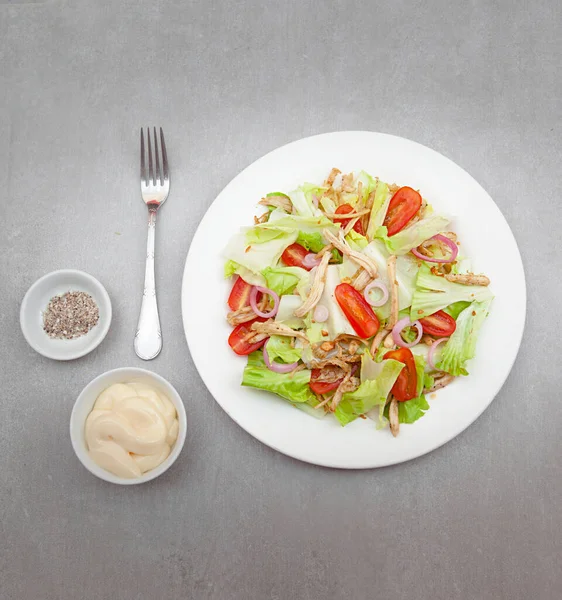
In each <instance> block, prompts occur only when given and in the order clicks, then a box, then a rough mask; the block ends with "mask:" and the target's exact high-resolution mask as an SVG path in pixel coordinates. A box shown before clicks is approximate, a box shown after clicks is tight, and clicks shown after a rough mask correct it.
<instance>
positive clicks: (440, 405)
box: [182, 131, 526, 469]
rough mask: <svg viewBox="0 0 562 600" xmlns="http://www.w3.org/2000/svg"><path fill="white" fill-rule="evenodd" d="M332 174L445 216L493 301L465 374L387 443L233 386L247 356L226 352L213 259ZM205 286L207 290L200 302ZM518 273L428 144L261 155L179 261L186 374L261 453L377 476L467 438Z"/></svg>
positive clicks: (314, 145) (515, 334) (376, 137)
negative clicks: (417, 195) (411, 195)
mask: <svg viewBox="0 0 562 600" xmlns="http://www.w3.org/2000/svg"><path fill="white" fill-rule="evenodd" d="M332 167H338V168H339V169H341V170H342V171H343V172H350V171H353V172H357V171H359V170H361V169H363V170H365V171H367V172H368V173H370V174H371V175H374V176H378V177H380V179H382V180H383V181H388V182H396V183H398V184H400V185H409V186H411V187H413V188H416V189H419V190H420V191H421V193H422V194H423V196H424V197H425V198H427V199H428V201H429V202H430V203H431V204H432V205H433V206H434V207H435V209H436V210H437V211H438V212H442V213H444V214H447V215H449V216H452V217H453V223H452V229H454V230H455V231H456V232H457V233H458V234H459V239H460V241H461V248H462V251H463V253H466V255H467V256H469V257H470V258H471V259H472V261H473V268H474V270H475V272H477V273H478V272H485V273H486V274H487V275H488V276H489V277H490V279H491V281H492V285H491V287H492V291H493V292H494V294H495V300H494V301H493V303H492V306H491V312H490V316H489V317H488V318H487V320H486V322H485V323H484V325H483V327H482V330H481V334H480V336H479V340H478V346H477V351H476V358H475V359H473V360H472V362H471V364H470V366H469V371H470V376H468V377H465V378H460V379H457V380H456V381H455V382H453V384H451V385H450V386H449V387H447V388H445V389H443V390H440V391H438V392H437V393H436V395H435V398H431V397H429V398H428V400H429V403H430V405H431V408H430V410H429V411H428V412H427V413H426V414H425V416H424V417H423V418H421V419H420V420H418V421H417V422H416V423H413V424H412V425H403V426H402V427H401V428H400V434H399V436H398V437H397V438H396V439H395V438H393V437H392V435H391V434H390V432H389V431H388V429H386V430H380V431H377V430H376V429H375V424H374V422H373V421H371V420H363V419H357V421H355V422H353V423H351V424H350V425H347V426H346V427H341V426H340V425H339V424H338V422H337V421H336V420H335V419H334V418H332V417H331V416H327V417H326V418H324V419H321V420H318V419H315V418H313V417H311V416H309V415H307V414H305V413H303V412H301V411H300V410H297V409H295V408H294V407H292V406H291V405H290V404H288V403H286V402H285V401H284V400H282V399H281V398H278V397H276V396H275V395H273V394H269V393H267V392H263V391H260V390H255V389H251V388H247V387H241V386H240V382H241V379H242V371H243V369H244V365H245V363H246V359H245V358H244V357H238V356H236V355H235V354H234V353H233V352H232V350H231V349H230V348H229V346H228V344H227V338H228V335H229V333H230V330H231V329H230V327H229V326H228V324H227V322H226V319H225V316H226V299H227V297H228V293H229V291H230V286H231V282H230V281H226V280H224V278H223V276H222V273H223V266H224V259H223V258H222V256H221V253H222V250H223V247H224V245H225V244H226V242H227V240H228V239H229V237H230V236H231V235H232V234H234V233H235V232H237V231H238V229H239V228H240V227H243V226H248V225H251V224H252V223H253V219H252V217H253V215H254V214H260V213H261V212H262V211H260V210H259V209H257V208H256V203H257V202H258V201H259V200H260V198H262V197H263V196H264V195H265V194H266V193H267V192H271V191H285V192H287V191H291V190H293V189H295V188H296V187H297V186H299V185H300V184H302V183H303V182H305V181H310V182H316V183H321V182H322V181H323V180H324V179H325V177H326V176H327V174H328V173H329V171H330V169H331V168H332ZM202 286H203V288H204V290H205V292H204V293H201V290H202ZM525 295H526V291H525V276H524V272H523V265H522V262H521V257H520V254H519V250H518V248H517V244H516V242H515V239H514V237H513V234H512V232H511V230H510V228H509V225H508V224H507V222H506V221H505V219H504V217H503V215H502V214H501V212H500V210H499V209H498V207H497V206H496V205H495V204H494V201H493V200H492V199H491V198H490V196H489V195H488V194H487V193H486V192H485V191H484V190H483V189H482V187H480V185H479V184H478V183H477V182H476V181H475V180H474V179H473V178H472V177H471V176H470V175H469V174H468V173H466V172H465V171H464V170H463V169H461V168H460V167H459V166H457V165H456V164H455V163H453V162H452V161H450V160H449V159H447V158H445V157H444V156H442V155H441V154H439V153H437V152H435V151H434V150H430V149H429V148H426V147H425V146H422V145H420V144H417V143H415V142H412V141H410V140H406V139H404V138H399V137H395V136H391V135H385V134H381V133H372V132H365V131H346V132H337V133H329V134H325V135H318V136H314V137H310V138H305V139H302V140H299V141H297V142H294V143H292V144H288V145H286V146H283V147H281V148H278V149H277V150H274V151H273V152H270V153H269V154H267V155H266V156H264V157H262V158H260V159H259V160H257V161H256V162H255V163H253V164H252V165H250V166H249V167H248V168H247V169H245V170H244V171H242V172H241V173H240V174H239V175H238V176H237V177H235V178H234V179H233V180H232V181H231V182H230V183H229V184H228V185H227V186H226V188H225V189H224V190H223V191H222V192H221V193H220V194H219V195H218V197H217V199H216V200H215V201H214V202H213V204H212V205H211V206H210V208H209V210H208V211H207V213H206V215H205V216H204V218H203V220H202V221H201V223H200V225H199V228H198V229H197V232H196V233H195V236H194V237H193V241H192V243H191V248H190V250H189V254H188V256H187V261H186V265H185V271H184V277H183V289H182V311H183V322H184V328H185V333H186V337H187V342H188V345H189V349H190V351H191V355H192V357H193V361H194V362H195V366H196V367H197V369H198V371H199V374H200V375H201V377H202V379H203V381H204V382H205V384H206V386H207V387H208V388H209V390H210V392H211V393H212V394H213V396H214V397H215V399H216V400H217V402H218V403H219V404H220V405H221V406H222V407H223V408H224V410H225V411H226V412H227V413H228V414H229V415H230V416H231V417H232V419H234V421H236V422H237V423H238V424H239V425H240V426H241V427H243V428H244V429H245V430H246V431H247V432H248V433H250V434H251V435H253V436H254V437H255V438H257V439H258V440H260V441H262V442H263V443H264V444H267V445H268V446H271V447H272V448H274V449H276V450H279V452H283V453H284V454H287V455H289V456H292V457H294V458H298V459H300V460H304V461H307V462H310V463H314V464H318V465H324V466H328V467H338V468H345V469H362V468H370V467H382V466H385V465H391V464H395V463H399V462H403V461H406V460H410V459H412V458H415V457H417V456H421V455H422V454H425V453H426V452H430V451H431V450H433V449H435V448H437V447H439V446H441V445H442V444H444V443H446V442H448V441H449V440H451V439H452V438H454V437H455V436H456V435H458V434H459V433H460V432H461V431H463V430H464V429H466V428H467V427H468V426H469V425H470V424H471V423H472V422H473V421H474V420H475V419H476V418H477V417H478V416H479V415H480V414H481V413H482V412H483V411H484V409H485V408H486V407H487V406H488V405H489V404H490V402H491V401H492V400H493V398H494V396H495V395H496V394H497V393H498V392H499V390H500V388H501V386H502V385H503V383H504V381H505V380H506V378H507V376H508V374H509V372H510V370H511V367H512V366H513V362H514V360H515V357H516V355H517V351H518V349H519V345H520V343H521V337H522V335H523V327H524V323H525Z"/></svg>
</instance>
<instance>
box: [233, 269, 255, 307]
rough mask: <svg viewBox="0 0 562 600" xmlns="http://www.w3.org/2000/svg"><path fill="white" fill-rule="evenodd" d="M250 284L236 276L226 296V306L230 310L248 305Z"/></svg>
mask: <svg viewBox="0 0 562 600" xmlns="http://www.w3.org/2000/svg"><path fill="white" fill-rule="evenodd" d="M251 291H252V286H251V285H250V284H249V283H246V282H245V281H244V280H243V279H242V277H238V278H237V279H236V281H235V282H234V285H233V286H232V290H231V292H230V296H229V297H228V306H229V307H230V309H231V310H240V309H241V308H244V307H245V306H250V292H251Z"/></svg>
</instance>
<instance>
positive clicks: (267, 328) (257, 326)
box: [252, 321, 308, 342]
mask: <svg viewBox="0 0 562 600" xmlns="http://www.w3.org/2000/svg"><path fill="white" fill-rule="evenodd" d="M252 331H256V332H258V333H263V334H266V335H283V336H285V337H296V338H299V339H300V340H302V341H303V342H308V338H307V337H306V335H305V334H304V333H303V332H302V331H295V330H294V329H291V328H290V327H287V325H283V324H282V323H276V322H275V321H266V322H265V323H259V322H256V323H253V324H252Z"/></svg>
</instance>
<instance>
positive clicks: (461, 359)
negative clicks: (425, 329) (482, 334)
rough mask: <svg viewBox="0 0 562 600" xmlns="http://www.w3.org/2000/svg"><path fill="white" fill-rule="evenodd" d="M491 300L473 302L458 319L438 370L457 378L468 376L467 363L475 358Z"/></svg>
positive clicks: (446, 344)
mask: <svg viewBox="0 0 562 600" xmlns="http://www.w3.org/2000/svg"><path fill="white" fill-rule="evenodd" d="M490 302H491V300H485V301H483V302H473V303H472V304H471V305H470V306H468V307H467V308H465V309H464V310H463V311H462V312H461V313H460V315H459V316H458V318H457V328H456V329H455V331H454V333H453V335H451V337H450V338H449V341H448V342H446V343H445V347H444V348H443V350H442V352H441V358H440V360H439V362H438V363H437V365H436V366H437V368H438V369H441V370H442V371H446V372H447V373H450V374H451V375H454V376H455V377H457V376H459V375H468V371H467V370H466V363H467V362H468V361H469V360H470V359H471V358H473V357H474V354H475V351H476V340H477V339H478V332H479V330H480V327H482V323H483V322H484V319H485V318H486V316H487V315H488V308H489V307H490Z"/></svg>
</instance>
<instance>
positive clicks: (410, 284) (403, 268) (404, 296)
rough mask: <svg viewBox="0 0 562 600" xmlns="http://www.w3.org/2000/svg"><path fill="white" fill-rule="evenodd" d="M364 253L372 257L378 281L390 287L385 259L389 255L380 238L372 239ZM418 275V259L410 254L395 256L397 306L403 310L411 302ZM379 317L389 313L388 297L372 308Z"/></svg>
mask: <svg viewBox="0 0 562 600" xmlns="http://www.w3.org/2000/svg"><path fill="white" fill-rule="evenodd" d="M363 252H364V254H366V255H367V256H368V257H369V258H372V259H373V261H374V262H375V264H376V265H377V269H378V273H379V278H380V281H382V282H383V283H384V284H385V285H386V287H387V288H389V287H390V280H389V278H388V269H387V261H388V258H389V257H390V254H389V253H388V250H387V249H386V246H385V245H384V243H383V242H382V240H373V241H372V242H371V243H370V244H369V245H368V246H367V247H366V248H365V249H364V251H363ZM417 276H418V261H417V260H416V259H415V258H414V257H413V256H411V255H408V254H406V255H403V256H398V257H397V258H396V281H397V282H398V308H399V309H400V310H403V309H405V308H408V307H409V306H410V305H411V304H412V296H413V294H414V291H415V289H416V279H417ZM374 310H375V312H376V314H377V316H378V317H379V319H386V318H388V316H389V315H390V298H389V299H388V301H387V302H386V304H383V306H379V307H377V308H375V309H374Z"/></svg>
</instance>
